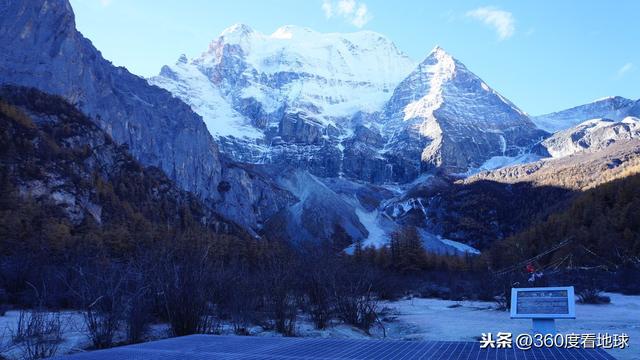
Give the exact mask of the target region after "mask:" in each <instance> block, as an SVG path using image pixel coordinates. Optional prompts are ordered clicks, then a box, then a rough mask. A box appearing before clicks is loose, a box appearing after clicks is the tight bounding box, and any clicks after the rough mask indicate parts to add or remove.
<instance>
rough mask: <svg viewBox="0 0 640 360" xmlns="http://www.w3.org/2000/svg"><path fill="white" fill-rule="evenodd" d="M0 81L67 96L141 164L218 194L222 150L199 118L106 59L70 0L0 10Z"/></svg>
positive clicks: (187, 185) (17, 4)
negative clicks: (84, 30) (77, 19)
mask: <svg viewBox="0 0 640 360" xmlns="http://www.w3.org/2000/svg"><path fill="white" fill-rule="evenodd" d="M0 82H2V83H5V84H17V85H24V86H32V87H36V88H38V89H41V90H43V91H45V92H47V93H52V94H56V95H61V96H63V97H65V98H66V99H67V100H68V101H70V102H71V103H74V104H77V105H78V107H79V108H80V109H81V110H82V111H83V112H84V113H86V114H87V115H89V116H90V117H92V118H95V119H96V120H97V121H98V124H99V125H100V127H101V128H103V129H104V130H105V131H106V132H107V133H108V134H109V135H110V136H112V137H113V139H114V140H115V141H117V142H118V143H124V144H128V145H129V148H130V150H131V153H132V154H133V155H134V156H135V157H136V158H137V159H138V160H140V161H141V162H142V163H144V164H147V165H154V166H158V167H160V168H161V169H163V170H164V171H165V172H166V173H167V174H168V175H169V176H171V177H172V178H173V179H175V180H176V181H177V183H178V184H179V185H180V186H182V187H184V188H185V189H188V190H190V191H193V192H196V193H198V194H201V195H203V196H204V197H212V198H215V197H217V195H218V194H217V192H216V191H215V187H216V186H217V184H218V182H219V181H220V178H221V174H220V171H221V170H220V169H221V165H220V155H219V153H218V149H217V146H216V144H215V143H214V142H213V141H212V139H211V136H210V135H209V133H208V132H207V129H206V127H205V125H204V124H203V122H202V120H201V119H200V117H199V116H198V115H196V114H195V113H193V112H192V111H191V110H190V109H189V107H188V106H186V105H185V104H184V103H182V102H181V101H179V100H177V99H175V98H173V97H172V96H171V95H170V94H169V93H168V92H166V91H164V90H161V89H158V88H156V87H151V86H149V85H148V84H147V83H146V81H145V80H144V79H142V78H140V77H138V76H135V75H133V74H131V73H129V72H128V71H127V70H126V69H124V68H117V67H115V66H113V65H112V64H111V63H110V62H109V61H107V60H105V59H104V58H103V57H102V55H101V54H100V52H99V51H98V50H96V49H95V48H94V47H93V45H92V44H91V42H90V41H89V40H87V39H86V38H84V37H83V36H82V34H80V32H78V31H77V30H76V28H75V20H74V14H73V11H72V9H71V5H70V4H69V2H68V1H67V0H47V1H45V0H34V1H10V2H9V3H8V5H7V6H3V7H1V8H0Z"/></svg>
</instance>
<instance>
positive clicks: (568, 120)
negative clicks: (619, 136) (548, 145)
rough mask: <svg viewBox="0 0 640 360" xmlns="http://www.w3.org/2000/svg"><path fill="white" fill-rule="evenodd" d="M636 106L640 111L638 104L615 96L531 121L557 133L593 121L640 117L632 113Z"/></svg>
mask: <svg viewBox="0 0 640 360" xmlns="http://www.w3.org/2000/svg"><path fill="white" fill-rule="evenodd" d="M634 104H635V106H636V108H637V109H638V110H640V105H638V102H634V101H633V100H629V99H625V98H623V97H620V96H613V97H608V98H604V99H599V100H596V101H594V102H592V103H589V104H585V105H579V106H576V107H573V108H571V109H567V110H562V111H558V112H554V113H551V114H545V115H539V116H533V117H532V118H531V120H533V122H534V123H535V124H536V125H537V126H538V127H539V128H540V129H543V130H546V131H548V132H557V131H560V130H564V129H568V128H570V127H572V126H575V125H577V124H579V123H581V122H584V121H586V120H591V119H598V118H606V119H611V120H617V121H620V120H622V119H624V118H625V117H627V116H632V115H634V113H635V114H636V116H640V112H637V110H636V111H632V109H633V107H634Z"/></svg>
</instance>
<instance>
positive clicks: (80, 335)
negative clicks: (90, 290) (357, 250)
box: [0, 293, 640, 360]
mask: <svg viewBox="0 0 640 360" xmlns="http://www.w3.org/2000/svg"><path fill="white" fill-rule="evenodd" d="M606 295H607V296H609V297H611V304H607V305H581V304H578V305H577V306H576V316H577V319H576V320H558V321H557V327H558V330H559V331H560V332H563V333H577V334H582V333H605V332H606V333H609V334H621V333H626V334H627V335H629V339H630V341H629V345H630V346H629V348H627V349H623V350H611V351H610V353H611V354H612V355H613V356H615V357H616V358H617V359H620V360H632V359H640V296H625V295H620V294H611V293H607V294H606ZM381 306H382V307H383V308H384V315H383V316H382V318H383V323H384V327H385V330H384V331H383V330H382V328H381V327H377V328H374V329H372V336H369V335H366V334H365V333H364V332H362V331H360V330H358V329H355V328H352V327H350V326H346V325H335V326H332V327H330V328H329V329H327V330H316V329H314V328H313V325H312V324H311V322H310V321H308V320H305V319H300V321H299V322H298V324H297V329H296V331H297V334H298V336H304V337H327V338H357V339H370V338H382V337H384V335H385V333H386V338H388V339H393V340H416V341H419V340H451V341H478V339H479V337H480V336H481V333H487V332H491V333H494V334H495V333H497V332H511V333H513V334H514V336H515V335H516V334H520V333H525V332H528V331H529V329H530V325H531V321H530V320H511V319H510V318H509V313H508V312H505V311H497V310H494V307H495V304H494V303H491V302H480V301H450V300H440V299H421V298H412V299H403V300H399V301H393V302H383V303H381ZM62 316H63V319H64V320H65V324H66V325H65V332H64V338H65V341H64V343H63V344H61V346H60V349H59V353H68V352H77V351H82V350H81V349H83V348H86V347H87V346H89V344H90V342H89V340H88V338H87V337H86V335H84V331H83V324H82V316H81V315H80V314H79V313H77V312H65V313H63V314H62ZM17 320H18V312H17V311H9V312H7V314H6V315H5V316H2V317H0V334H2V332H3V331H4V341H5V342H6V341H8V339H9V337H10V335H11V330H10V329H12V328H13V327H15V324H16V322H17ZM222 332H223V333H224V334H232V331H231V329H230V328H229V327H227V326H224V327H223V329H222ZM251 333H252V335H254V336H280V335H278V334H276V333H274V332H272V331H264V330H262V329H261V328H260V327H254V328H252V329H251ZM167 334H168V327H167V326H166V325H164V324H158V325H154V326H152V328H151V337H150V340H152V339H158V338H163V337H166V336H167ZM19 353H20V349H19V348H13V349H9V350H8V351H6V350H5V354H7V355H9V356H10V357H19Z"/></svg>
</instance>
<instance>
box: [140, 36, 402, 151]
mask: <svg viewBox="0 0 640 360" xmlns="http://www.w3.org/2000/svg"><path fill="white" fill-rule="evenodd" d="M185 60H186V59H184V58H183V59H182V64H183V66H182V67H183V68H189V69H190V70H192V71H199V72H200V73H201V74H203V75H204V76H206V78H207V79H208V80H209V81H210V82H211V83H213V84H214V85H215V86H216V87H218V88H219V89H220V91H221V93H222V95H223V96H224V97H225V98H226V99H227V100H228V101H229V103H230V104H231V105H232V107H233V108H234V109H235V110H237V111H238V112H240V113H241V114H243V115H244V116H246V117H248V118H249V119H251V120H252V122H253V125H254V126H255V127H256V128H258V129H262V130H269V129H270V128H273V127H278V126H281V125H279V122H280V121H281V118H282V117H283V114H285V113H290V114H295V113H298V112H303V113H305V114H306V115H307V116H308V118H309V119H310V120H313V121H314V122H315V123H318V124H320V125H322V126H327V125H332V126H334V127H335V126H339V123H340V122H342V121H345V120H348V119H349V118H350V117H351V116H353V115H354V114H355V113H357V112H359V111H363V112H374V111H377V110H379V109H380V108H381V107H382V105H383V104H384V102H385V101H386V100H387V99H388V97H389V94H390V91H391V90H393V88H394V87H395V85H397V83H398V82H400V81H401V80H402V78H403V77H404V76H405V75H406V74H408V73H409V72H410V71H411V69H412V68H413V62H412V61H411V60H410V59H409V58H408V57H407V56H406V55H404V54H403V53H401V52H400V51H399V50H398V49H397V48H396V47H395V45H394V44H393V43H392V42H391V41H389V40H388V39H386V38H385V37H383V36H382V35H380V34H377V33H374V32H369V31H361V32H356V33H350V34H339V33H327V34H323V33H319V32H316V31H313V30H311V29H308V28H302V27H297V26H291V25H289V26H283V27H281V28H279V29H277V30H276V31H275V32H274V33H272V34H271V35H265V34H262V33H259V32H256V31H254V30H253V29H251V28H250V27H248V26H247V25H243V24H237V25H234V26H231V27H229V28H228V29H226V30H225V31H223V32H222V34H221V35H220V36H219V37H218V38H217V39H215V40H214V41H212V42H211V44H210V45H209V49H208V50H207V51H205V52H204V53H203V54H202V55H201V56H200V57H197V58H195V59H192V60H191V61H185ZM179 64H180V62H179ZM174 68H175V66H166V67H164V68H163V69H162V71H161V73H160V75H159V76H157V77H154V78H152V79H150V81H151V82H152V83H159V84H160V85H163V80H165V81H166V80H167V79H166V78H169V77H170V76H168V74H169V73H170V72H171V71H172V70H173V69H174ZM163 78H164V79H163ZM179 78H180V77H179ZM174 79H175V77H174ZM180 80H184V81H185V82H186V83H188V84H189V85H190V88H192V89H197V88H199V87H201V86H204V82H203V81H202V79H201V78H200V79H198V78H190V79H186V78H184V77H182V78H181V79H180ZM183 95H187V94H183ZM188 95H189V96H188V97H193V95H194V94H188ZM178 96H180V94H178ZM180 97H183V96H180ZM196 97H197V95H196ZM185 100H187V101H189V99H186V98H185ZM205 120H206V116H205ZM267 132H268V131H267ZM266 135H267V136H269V134H266ZM279 135H280V136H285V137H286V136H287V135H286V134H283V133H282V130H281V134H279ZM271 136H272V135H271ZM304 140H305V139H300V138H297V139H296V141H298V142H309V141H304ZM306 140H309V139H306Z"/></svg>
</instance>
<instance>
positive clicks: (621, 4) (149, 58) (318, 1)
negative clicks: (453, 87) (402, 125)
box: [71, 0, 640, 114]
mask: <svg viewBox="0 0 640 360" xmlns="http://www.w3.org/2000/svg"><path fill="white" fill-rule="evenodd" d="M71 4H72V6H73V8H74V10H75V12H76V22H77V26H78V28H79V30H80V31H82V33H83V34H84V35H85V36H87V37H88V38H89V39H91V40H92V41H93V43H94V44H95V45H96V47H97V48H98V49H100V50H101V51H102V53H103V55H104V56H105V57H106V58H107V59H109V60H111V61H113V62H114V63H115V64H116V65H121V66H125V67H127V68H128V69H129V70H130V71H132V72H133V73H136V74H138V75H142V76H152V75H155V74H157V73H158V71H159V70H160V67H161V66H162V65H164V64H168V63H174V62H175V61H176V60H177V58H178V56H179V55H180V54H181V53H185V54H187V56H189V57H193V56H196V55H199V54H200V53H202V52H203V51H204V50H205V49H206V48H207V46H208V44H209V42H210V41H211V40H213V39H214V38H216V37H217V35H218V34H219V33H220V32H222V30H224V29H225V28H227V27H228V26H230V25H232V24H235V23H245V24H247V25H249V26H251V27H252V28H254V29H255V30H257V31H260V32H263V33H267V34H270V33H271V32H273V31H274V30H275V29H277V28H278V27H280V26H282V25H287V24H292V25H300V26H306V27H310V28H312V29H315V30H317V31H322V32H351V31H357V30H359V29H366V30H373V31H377V32H379V33H381V34H383V35H385V36H387V37H388V38H390V39H391V40H392V41H394V42H395V43H396V45H397V46H398V48H400V49H401V50H402V51H404V52H406V53H407V54H408V55H409V56H410V57H412V58H413V59H414V60H421V59H422V58H423V57H424V56H426V54H427V53H428V52H429V51H430V50H431V49H432V48H433V47H434V46H435V45H440V46H442V47H443V48H444V49H445V50H447V51H448V52H450V53H451V54H452V55H453V56H455V57H456V58H458V59H459V60H461V61H462V62H463V63H465V64H466V65H467V67H468V68H469V69H471V70H472V71H473V72H475V73H476V74H477V75H478V76H480V77H481V78H483V79H484V80H485V81H486V82H487V83H488V84H489V85H491V86H492V87H493V88H495V89H496V90H498V91H499V92H500V93H502V94H503V95H504V96H506V97H507V98H509V99H510V100H512V101H513V102H514V103H515V104H516V105H518V106H519V107H521V108H522V109H523V110H524V111H527V112H529V113H531V114H540V113H546V112H550V111H555V110H560V109H564V108H567V107H571V106H575V105H579V104H582V103H586V102H590V101H592V100H594V99H597V98H601V97H605V96H610V95H620V96H625V97H628V98H632V99H637V98H640V46H639V44H640V27H638V14H640V1H636V0H619V1H615V2H613V1H612V2H610V1H586V0H585V1H546V0H539V1H474V0H467V1H456V2H452V1H424V0H423V1H383V0H381V1H374V0H363V1H358V0H305V1H300V0H273V1H267V0H262V1H258V0H254V1H248V0H225V1H208V0H191V1H189V0H183V1H157V0H156V1H154V0H71Z"/></svg>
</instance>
